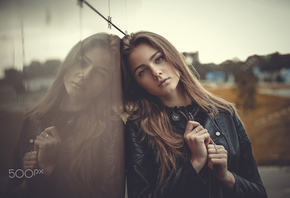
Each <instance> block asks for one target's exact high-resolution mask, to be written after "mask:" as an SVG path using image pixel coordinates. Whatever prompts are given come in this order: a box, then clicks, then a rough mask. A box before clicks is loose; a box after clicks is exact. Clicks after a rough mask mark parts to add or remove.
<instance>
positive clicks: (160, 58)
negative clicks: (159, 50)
mask: <svg viewBox="0 0 290 198" xmlns="http://www.w3.org/2000/svg"><path fill="white" fill-rule="evenodd" d="M162 60H163V56H159V57H158V58H156V60H155V62H156V63H160V62H161V61H162Z"/></svg>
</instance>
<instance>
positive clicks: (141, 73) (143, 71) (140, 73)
mask: <svg viewBox="0 0 290 198" xmlns="http://www.w3.org/2000/svg"><path fill="white" fill-rule="evenodd" d="M145 72H146V69H142V70H141V71H140V72H139V73H138V76H142V75H143V74H144V73H145Z"/></svg>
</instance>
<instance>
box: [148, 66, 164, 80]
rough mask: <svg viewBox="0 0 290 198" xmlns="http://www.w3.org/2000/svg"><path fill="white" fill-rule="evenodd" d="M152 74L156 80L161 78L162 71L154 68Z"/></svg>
mask: <svg viewBox="0 0 290 198" xmlns="http://www.w3.org/2000/svg"><path fill="white" fill-rule="evenodd" d="M151 72H152V76H153V78H154V79H157V78H161V75H162V71H161V70H160V69H158V68H156V67H152V68H151Z"/></svg>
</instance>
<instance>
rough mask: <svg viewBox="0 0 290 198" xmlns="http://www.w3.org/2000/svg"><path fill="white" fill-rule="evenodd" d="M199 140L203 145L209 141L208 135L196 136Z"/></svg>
mask: <svg viewBox="0 0 290 198" xmlns="http://www.w3.org/2000/svg"><path fill="white" fill-rule="evenodd" d="M198 138H199V140H201V141H200V142H202V143H205V142H206V141H209V138H210V136H209V133H204V134H201V135H199V136H198Z"/></svg>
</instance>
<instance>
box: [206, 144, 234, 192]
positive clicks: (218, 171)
mask: <svg viewBox="0 0 290 198" xmlns="http://www.w3.org/2000/svg"><path fill="white" fill-rule="evenodd" d="M207 152H208V167H209V168H210V169H211V170H212V171H213V174H214V175H215V176H216V177H217V178H218V179H219V180H220V181H221V182H223V183H224V184H226V185H227V186H228V187H230V188H233V187H234V185H235V178H234V176H233V174H232V173H231V172H229V171H228V169H227V168H228V165H227V161H228V160H227V159H228V152H227V150H226V149H225V148H224V147H223V146H222V145H215V144H209V145H208V146H207Z"/></svg>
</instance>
